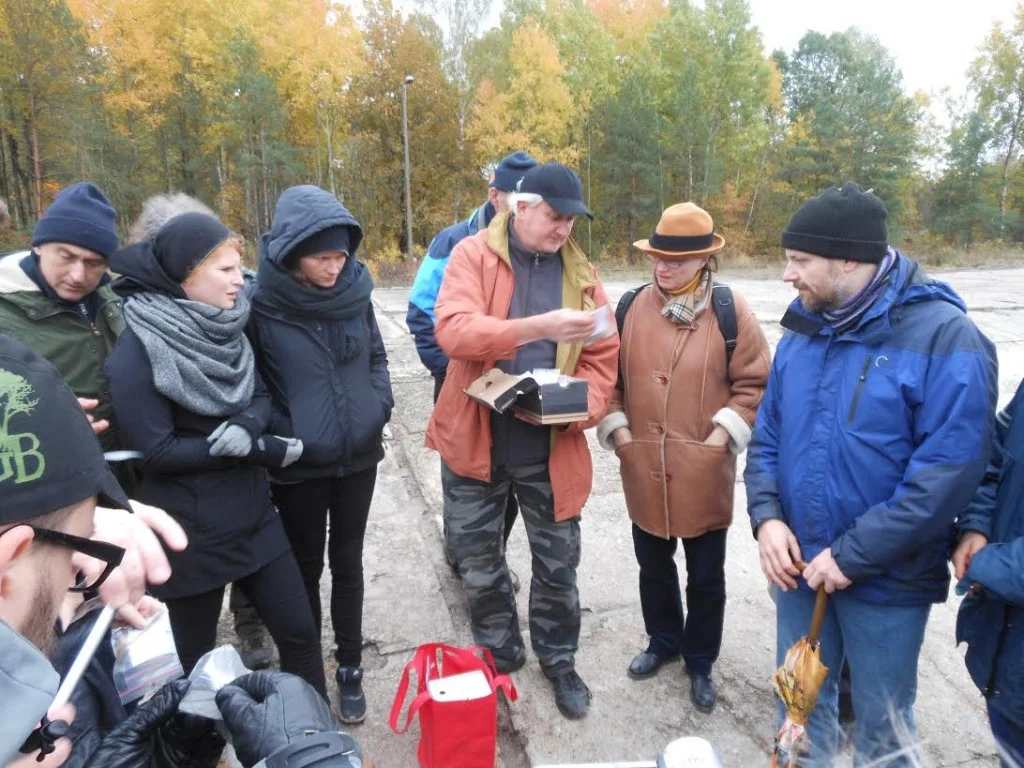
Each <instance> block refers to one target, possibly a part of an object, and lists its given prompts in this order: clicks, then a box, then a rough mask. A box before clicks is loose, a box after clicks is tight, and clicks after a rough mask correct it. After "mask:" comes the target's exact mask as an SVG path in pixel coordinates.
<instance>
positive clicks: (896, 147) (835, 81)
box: [777, 29, 920, 214]
mask: <svg viewBox="0 0 1024 768" xmlns="http://www.w3.org/2000/svg"><path fill="white" fill-rule="evenodd" d="M777 60H778V62H779V65H780V68H781V69H782V73H783V83H784V86H783V92H784V94H785V98H786V105H787V107H788V109H789V118H790V123H791V128H790V132H789V136H788V141H787V144H788V147H787V149H788V156H787V159H786V162H785V163H784V165H783V167H781V168H780V175H781V178H782V179H784V180H785V181H786V182H787V183H789V184H790V185H791V187H792V189H793V193H794V200H799V199H805V198H806V197H809V196H810V195H812V194H816V193H818V192H820V191H822V190H823V189H825V188H826V187H829V186H833V185H838V184H842V183H843V182H845V181H856V182H858V183H860V184H862V185H863V186H865V187H871V188H873V189H874V190H875V192H876V193H877V194H878V195H879V196H880V197H881V198H882V199H883V200H885V201H886V204H887V205H888V206H889V208H890V212H891V213H893V214H895V213H898V211H899V208H900V200H901V196H902V191H903V185H904V182H905V181H906V180H907V179H908V178H909V176H910V174H911V171H912V170H913V168H914V165H915V161H916V159H917V121H918V119H919V113H920V110H919V106H918V103H917V102H915V100H914V99H913V98H912V97H910V96H908V95H906V93H905V92H904V89H903V77H902V75H901V73H900V71H899V69H898V68H897V67H896V63H895V61H894V60H893V58H892V55H891V54H890V53H889V52H888V51H887V50H886V49H885V48H884V47H883V46H882V45H881V43H879V42H878V40H876V39H875V38H873V37H870V36H867V35H864V34H863V33H861V32H858V31H857V30H853V29H851V30H847V31H845V32H836V33H834V34H831V35H823V34H821V33H819V32H808V33H807V34H806V35H804V37H803V38H801V40H800V43H799V45H798V46H797V49H796V51H795V52H794V53H793V54H792V56H786V55H780V56H777Z"/></svg>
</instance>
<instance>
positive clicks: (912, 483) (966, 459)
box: [832, 317, 998, 582]
mask: <svg viewBox="0 0 1024 768" xmlns="http://www.w3.org/2000/svg"><path fill="white" fill-rule="evenodd" d="M996 374H997V365H996V354H995V348H994V347H993V346H992V344H991V342H990V341H989V340H988V339H986V338H985V337H984V336H983V335H982V334H981V332H980V331H979V330H977V328H975V327H974V324H973V323H971V322H970V321H968V320H967V318H966V317H964V318H963V321H962V322H958V323H950V324H948V325H947V326H945V327H943V328H942V329H941V330H940V332H939V333H938V334H937V337H936V339H935V342H934V350H933V352H932V358H931V360H930V362H929V365H928V370H927V372H926V374H925V381H924V387H923V392H922V395H921V398H920V405H918V407H917V410H916V413H915V416H914V443H915V445H916V446H917V447H916V448H915V449H914V452H913V453H912V454H911V457H910V461H909V462H908V464H907V468H906V470H905V472H904V474H903V480H902V482H901V483H900V484H899V485H898V486H897V487H896V490H895V492H894V493H893V495H892V496H891V497H890V498H889V499H888V500H887V501H885V502H883V503H881V504H876V505H875V506H873V507H871V508H870V509H868V510H867V511H866V512H865V513H864V514H863V515H862V516H861V517H859V518H858V519H857V520H856V522H855V523H854V525H853V526H852V527H851V528H850V529H849V530H847V531H846V532H845V533H843V534H842V535H840V536H839V537H838V538H837V539H836V540H835V541H834V542H833V543H832V554H833V556H834V557H835V560H836V563H837V564H838V565H839V568H840V570H842V572H843V574H845V575H846V577H847V578H849V579H851V580H852V581H855V582H856V581H860V580H863V579H866V578H869V577H871V576H876V575H878V574H880V573H883V572H884V571H885V570H886V569H887V567H888V566H889V565H890V564H892V563H894V562H897V561H899V560H902V559H904V558H905V557H907V556H908V555H910V554H911V553H912V552H913V551H914V550H916V549H917V548H918V547H920V546H921V543H922V542H923V541H932V540H935V539H938V538H941V537H942V536H943V535H944V534H946V533H948V531H949V529H950V526H951V525H952V524H953V523H954V522H955V521H956V519H957V516H958V515H959V514H960V513H961V512H962V511H963V510H964V508H965V507H966V506H967V504H968V502H969V501H970V500H971V498H972V497H973V496H974V495H975V492H976V491H977V489H978V484H979V483H980V482H981V479H982V477H983V475H984V473H985V467H986V465H987V464H988V460H989V456H990V454H991V450H992V424H993V414H994V412H995V405H996V398H997V395H998V387H997V375H996Z"/></svg>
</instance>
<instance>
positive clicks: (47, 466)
mask: <svg viewBox="0 0 1024 768" xmlns="http://www.w3.org/2000/svg"><path fill="white" fill-rule="evenodd" d="M91 496H99V500H100V503H101V504H102V505H103V506H107V507H120V508H122V509H127V510H129V511H131V507H130V506H129V505H128V499H127V497H126V496H125V494H124V491H123V490H122V489H121V486H120V485H119V484H118V482H117V480H115V479H114V476H113V475H112V474H111V472H110V469H109V468H108V467H107V463H106V462H105V461H104V460H103V449H102V448H100V443H99V440H97V439H96V435H95V434H93V431H92V425H91V424H90V423H89V419H88V418H86V416H85V411H83V410H82V408H81V406H79V404H78V399H77V398H76V397H75V396H74V394H72V392H71V390H70V389H68V387H67V385H66V384H65V383H64V380H63V379H62V378H61V377H60V374H58V373H57V371H56V369H55V368H54V367H53V366H52V365H50V363H48V362H47V361H46V360H44V359H43V358H41V357H40V356H39V355H37V354H36V353H35V352H33V351H32V350H31V349H29V348H28V347H26V346H25V345H24V344H21V343H20V342H17V341H14V340H13V339H10V338H8V337H6V336H2V335H0V525H10V524H12V523H20V522H22V521H24V520H31V519H32V518H35V517H39V516H41V515H46V514H49V513H50V512H56V511H57V510H58V509H63V508H64V507H68V506H71V505H72V504H77V503H78V502H80V501H84V500H85V499H88V498H89V497H91Z"/></svg>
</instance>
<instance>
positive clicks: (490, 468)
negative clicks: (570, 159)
mask: <svg viewBox="0 0 1024 768" xmlns="http://www.w3.org/2000/svg"><path fill="white" fill-rule="evenodd" d="M512 201H513V212H511V213H503V214H501V215H498V216H496V217H495V218H494V219H493V220H492V222H491V224H490V225H489V226H488V228H487V229H486V230H481V231H480V232H478V233H477V234H476V235H473V236H472V237H468V238H466V239H464V240H462V241H461V242H460V243H459V244H458V245H457V246H456V247H455V250H454V251H453V252H452V258H451V262H450V263H449V264H448V269H447V270H446V272H445V278H444V282H443V283H442V285H441V292H440V294H439V295H438V300H437V306H436V308H435V312H436V318H437V322H436V326H435V334H436V336H437V341H438V343H439V344H440V345H441V348H442V349H443V350H444V351H445V353H446V354H447V355H448V356H449V357H450V358H451V363H450V365H449V367H448V375H447V378H446V379H445V383H444V386H443V388H442V389H441V394H440V397H439V398H438V401H437V405H436V407H435V408H434V412H433V415H432V416H431V419H430V426H429V427H428V429H427V447H429V448H433V449H434V450H436V451H438V452H439V453H440V454H441V459H442V461H443V466H442V483H443V486H444V494H445V505H446V510H447V513H448V526H449V545H450V547H451V549H452V553H453V554H454V556H455V560H456V563H457V565H458V568H459V574H460V576H461V578H462V584H463V588H464V591H465V593H466V597H467V600H468V601H469V610H470V619H471V622H472V627H473V638H474V640H475V641H476V643H477V645H480V646H482V647H485V648H487V649H489V650H490V651H491V653H493V654H494V657H495V661H496V663H497V665H498V669H499V670H500V671H502V672H505V673H508V672H513V671H515V670H517V669H519V668H520V667H522V665H523V664H524V663H525V661H526V652H525V650H524V648H523V639H522V635H521V634H520V631H519V622H518V618H517V616H516V604H515V596H514V593H513V590H512V583H511V580H510V578H509V571H508V565H507V564H506V562H505V555H504V551H503V550H504V547H503V546H502V533H503V528H504V510H505V499H506V498H507V497H508V491H509V487H510V486H512V487H513V488H514V489H515V492H516V496H517V497H518V499H519V506H520V514H521V515H522V518H523V522H524V523H525V525H526V531H527V534H528V536H529V539H530V550H531V553H532V555H533V580H532V583H531V585H530V638H531V643H532V645H533V650H534V653H536V654H537V658H538V660H539V661H540V664H541V668H542V669H543V671H544V674H545V675H546V676H547V677H548V679H550V680H551V682H552V685H553V686H554V691H555V702H556V704H557V705H558V709H559V711H561V713H562V714H563V715H565V716H566V717H568V718H570V719H576V718H580V717H583V716H584V715H585V714H586V713H587V709H588V707H589V705H590V691H589V689H588V688H587V686H586V685H585V684H584V683H583V681H582V680H581V679H580V677H579V675H577V674H576V671H575V654H576V647H577V644H578V641H579V632H580V602H579V593H578V591H577V589H576V568H577V566H578V565H579V559H580V523H579V515H580V510H581V509H582V508H583V505H584V504H585V503H586V500H587V497H588V496H589V495H590V486H591V482H592V480H593V467H592V464H591V459H590V449H589V447H588V445H587V439H586V437H585V436H584V434H583V430H584V429H587V428H588V427H592V426H595V425H596V424H597V423H598V422H599V421H600V420H601V418H602V416H604V412H605V410H606V408H607V406H608V400H609V397H610V396H611V391H612V387H613V386H614V385H615V379H616V375H617V370H618V369H617V364H618V351H619V340H618V336H617V334H615V332H614V329H613V328H609V333H610V335H609V336H607V337H605V338H601V339H597V340H593V338H594V337H595V336H596V335H599V334H597V333H596V332H597V331H598V329H597V327H596V326H597V322H596V320H595V314H594V313H592V312H591V310H594V309H597V308H599V307H604V306H605V305H606V304H607V303H608V299H607V297H606V296H605V293H604V288H603V287H602V286H601V281H600V280H598V278H597V275H596V273H595V272H594V269H593V267H591V266H590V264H589V263H588V261H587V258H586V256H585V255H584V254H583V252H582V250H580V248H579V247H578V246H577V245H576V243H575V242H574V241H572V240H571V239H570V237H569V235H570V234H571V232H572V226H573V222H574V221H575V218H576V216H578V215H586V216H591V213H590V210H589V209H588V208H587V206H586V205H584V203H583V184H582V183H581V182H580V179H579V176H577V175H576V174H575V173H574V172H573V171H571V170H570V169H568V168H566V167H565V166H564V165H560V164H558V163H547V164H545V165H540V166H537V167H536V168H533V169H531V170H530V171H528V172H527V173H526V175H525V176H524V177H523V179H522V181H521V182H520V184H519V188H518V191H517V193H516V194H515V195H514V196H513V198H512ZM591 340H593V343H586V342H588V341H591ZM494 367H498V368H500V369H502V370H504V371H506V372H508V373H515V374H518V373H525V372H527V371H531V370H537V369H554V368H557V369H558V370H560V371H561V372H562V373H564V374H570V375H573V376H576V377H578V378H582V379H585V380H586V382H587V385H588V403H587V418H586V420H585V421H578V422H574V423H572V424H570V425H568V426H560V427H550V426H536V425H533V424H530V423H528V422H526V421H524V420H522V419H520V418H518V417H516V416H513V415H511V414H503V415H498V414H496V413H494V412H492V411H490V410H488V409H486V408H485V407H483V406H481V405H479V404H477V403H476V402H475V401H473V400H471V399H470V398H469V397H468V396H467V395H466V394H465V393H464V391H463V390H464V389H465V388H466V387H467V386H469V384H470V383H471V382H473V381H474V380H475V379H477V378H478V377H479V376H481V375H482V374H483V373H485V372H486V371H488V370H490V369H491V368H494Z"/></svg>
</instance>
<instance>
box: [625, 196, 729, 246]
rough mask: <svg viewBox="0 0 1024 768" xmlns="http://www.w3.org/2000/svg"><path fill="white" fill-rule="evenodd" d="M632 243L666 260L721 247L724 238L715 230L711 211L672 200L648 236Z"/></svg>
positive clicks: (723, 244)
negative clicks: (673, 203)
mask: <svg viewBox="0 0 1024 768" xmlns="http://www.w3.org/2000/svg"><path fill="white" fill-rule="evenodd" d="M633 246H634V247H635V248H639V249H640V250H641V251H644V252H646V253H653V254H655V255H656V256H663V257H664V258H666V259H672V258H676V259H691V258H693V257H694V256H703V255H704V254H707V253H717V252H718V251H720V250H722V248H724V247H725V238H724V237H722V236H721V235H719V234H716V233H715V223H714V221H712V220H711V214H709V213H708V212H707V211H705V210H704V209H703V208H701V207H700V206H699V205H694V204H693V203H676V204H675V205H670V206H669V207H668V208H666V209H665V212H664V213H662V214H661V220H660V221H659V222H658V226H656V227H655V228H654V233H653V234H652V235H651V236H650V238H648V239H647V240H637V241H636V242H635V243H633Z"/></svg>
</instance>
